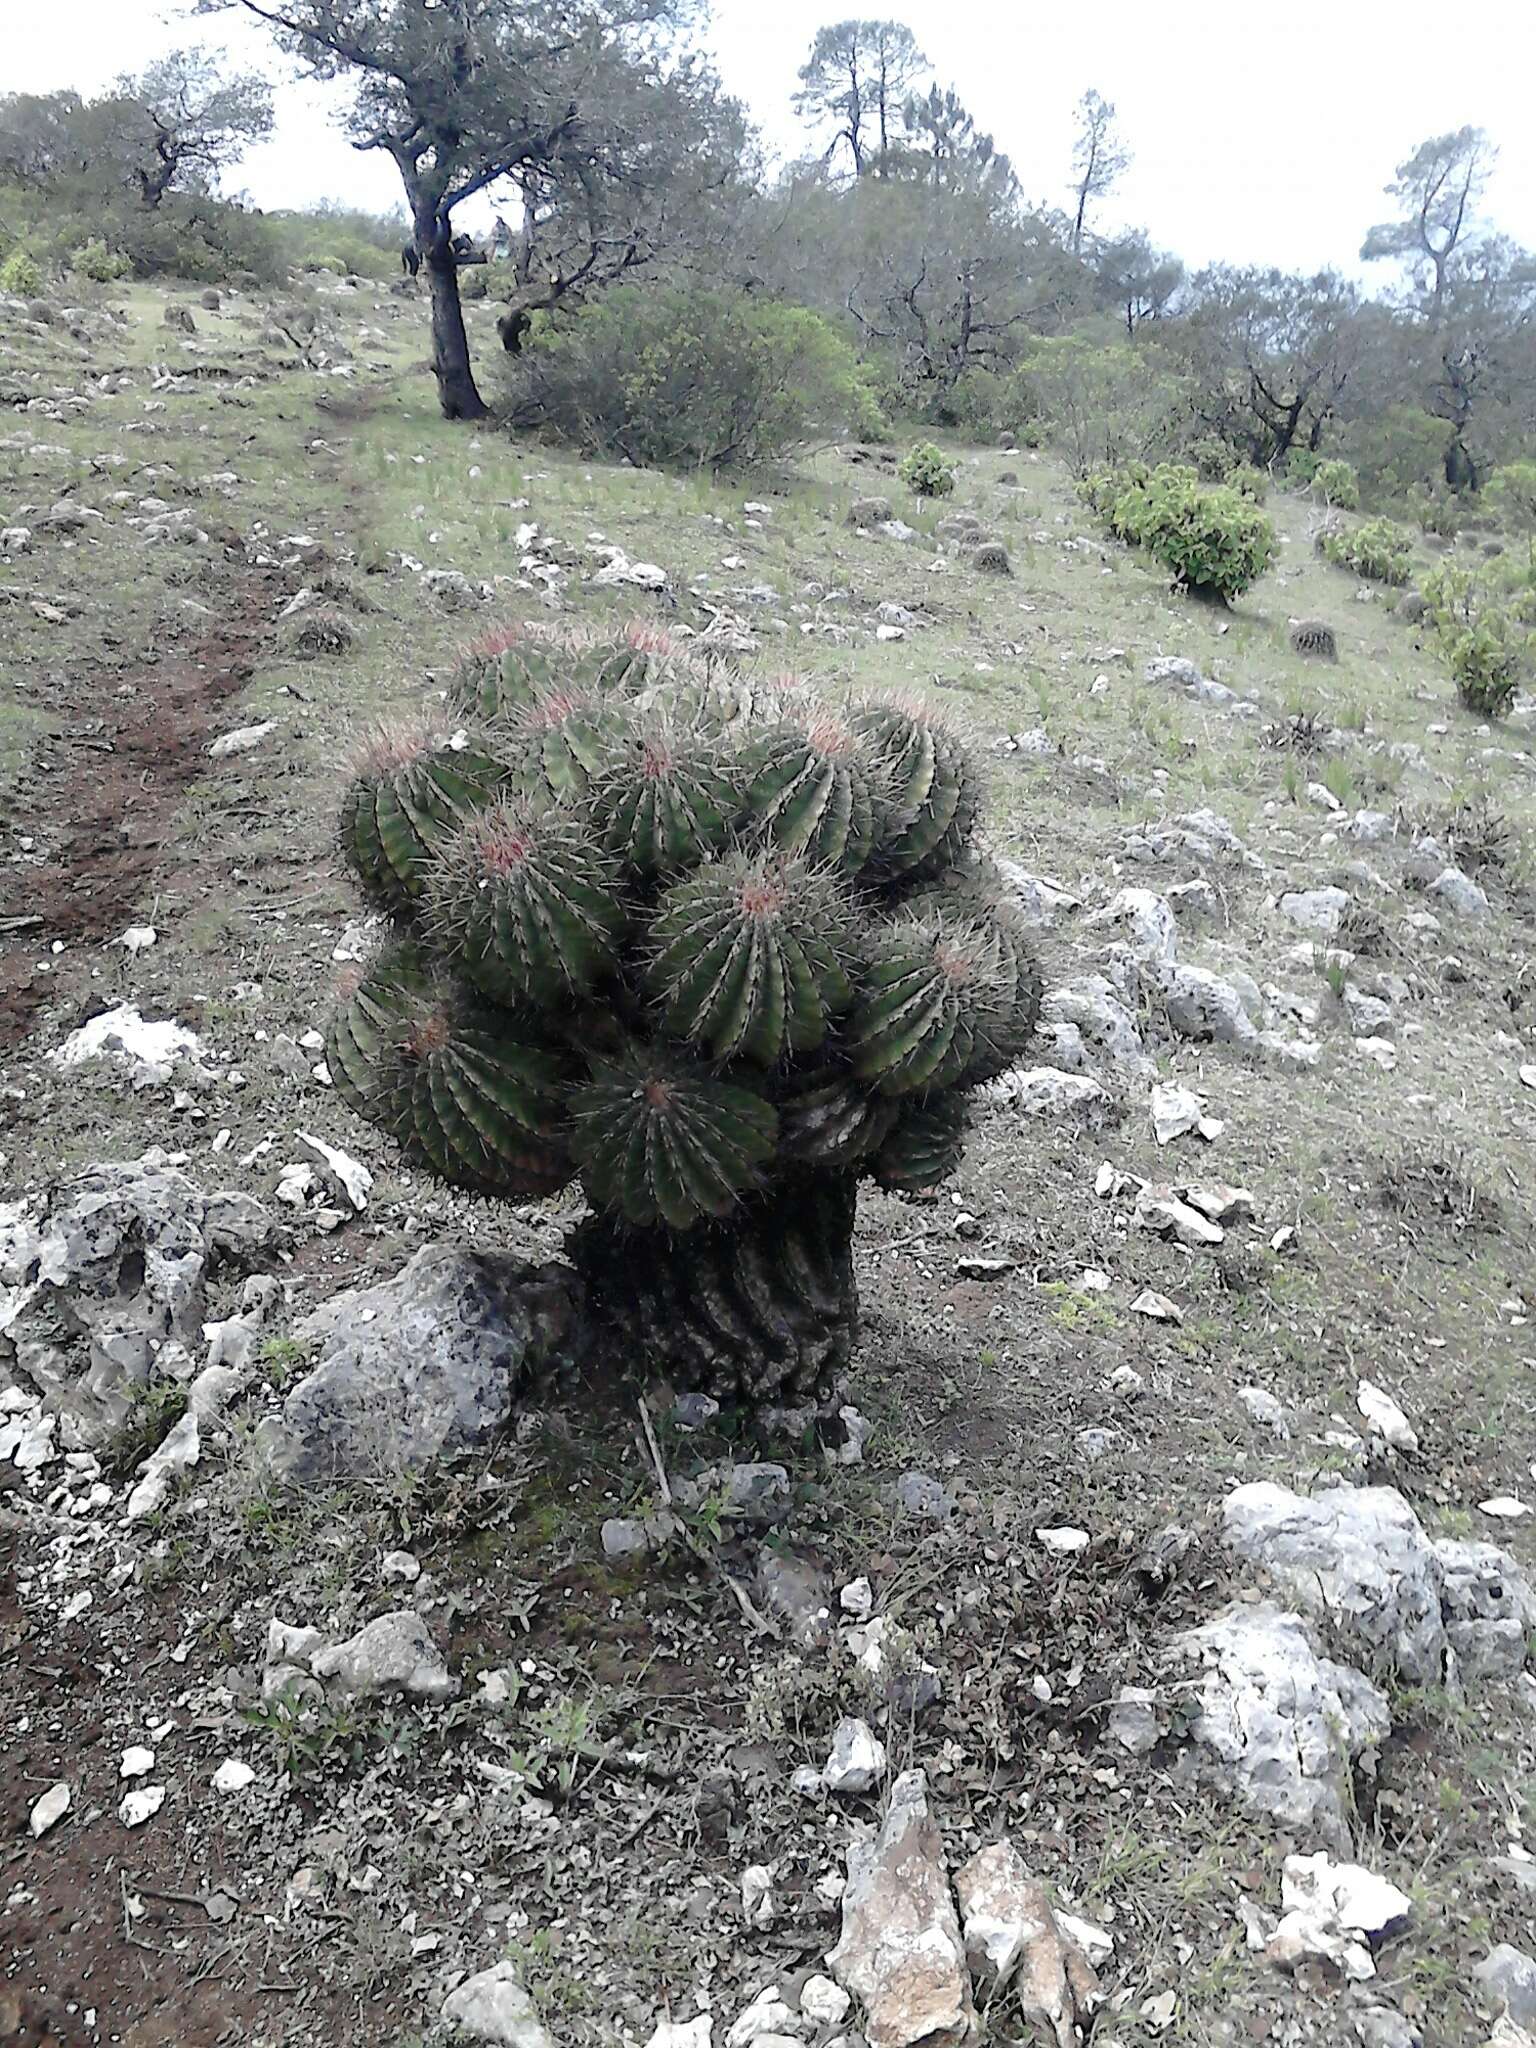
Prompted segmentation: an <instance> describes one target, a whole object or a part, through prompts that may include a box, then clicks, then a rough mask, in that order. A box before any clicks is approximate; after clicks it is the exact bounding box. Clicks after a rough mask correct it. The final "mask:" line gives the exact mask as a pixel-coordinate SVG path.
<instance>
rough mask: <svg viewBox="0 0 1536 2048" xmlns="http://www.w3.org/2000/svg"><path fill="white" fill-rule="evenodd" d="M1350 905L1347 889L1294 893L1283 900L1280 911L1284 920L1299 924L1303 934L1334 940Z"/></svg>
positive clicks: (1285, 896) (1307, 890)
mask: <svg viewBox="0 0 1536 2048" xmlns="http://www.w3.org/2000/svg"><path fill="white" fill-rule="evenodd" d="M1349 901H1350V899H1349V891H1348V890H1347V889H1334V888H1328V889H1290V890H1287V891H1286V893H1285V894H1284V895H1283V896H1282V897H1281V898H1280V901H1279V904H1278V906H1277V908H1278V909H1279V911H1280V914H1281V916H1282V917H1288V918H1289V919H1290V921H1291V923H1292V924H1299V925H1300V926H1301V928H1302V929H1303V931H1309V932H1316V933H1318V935H1319V936H1320V937H1322V938H1328V939H1331V938H1333V937H1334V935H1335V934H1336V933H1337V931H1338V929H1339V925H1340V924H1341V922H1342V921H1343V917H1344V913H1345V911H1346V910H1348V908H1349Z"/></svg>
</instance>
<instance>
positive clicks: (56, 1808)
mask: <svg viewBox="0 0 1536 2048" xmlns="http://www.w3.org/2000/svg"><path fill="white" fill-rule="evenodd" d="M70 1796H71V1795H70V1790H69V1787H68V1786H67V1785H66V1784H65V1783H64V1782H63V1780H62V1779H61V1780H60V1781H59V1783H58V1784H56V1785H50V1786H49V1787H48V1790H47V1791H46V1792H45V1793H44V1794H43V1795H42V1797H41V1798H40V1799H37V1800H34V1802H33V1805H32V1811H31V1813H30V1814H28V1816H27V1832H28V1833H29V1834H30V1835H31V1837H32V1839H33V1841H37V1840H38V1839H39V1838H40V1837H41V1836H43V1835H46V1834H47V1832H48V1830H49V1829H50V1828H52V1827H57V1826H58V1824H59V1822H60V1821H61V1820H62V1819H63V1818H64V1816H65V1814H66V1813H68V1811H69V1802H70Z"/></svg>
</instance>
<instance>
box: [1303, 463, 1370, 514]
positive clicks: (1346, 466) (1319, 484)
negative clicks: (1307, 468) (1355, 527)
mask: <svg viewBox="0 0 1536 2048" xmlns="http://www.w3.org/2000/svg"><path fill="white" fill-rule="evenodd" d="M1312 492H1313V495H1314V497H1318V498H1321V499H1322V501H1323V503H1324V504H1325V505H1328V506H1331V507H1334V508H1335V509H1337V510H1338V511H1341V512H1354V511H1357V510H1358V509H1359V505H1360V479H1359V477H1358V476H1357V475H1356V474H1355V471H1354V466H1353V465H1352V464H1351V463H1348V462H1341V461H1339V459H1338V458H1337V457H1336V456H1333V457H1330V458H1329V460H1328V461H1326V462H1320V463H1319V464H1318V465H1317V467H1316V469H1314V470H1313V472H1312Z"/></svg>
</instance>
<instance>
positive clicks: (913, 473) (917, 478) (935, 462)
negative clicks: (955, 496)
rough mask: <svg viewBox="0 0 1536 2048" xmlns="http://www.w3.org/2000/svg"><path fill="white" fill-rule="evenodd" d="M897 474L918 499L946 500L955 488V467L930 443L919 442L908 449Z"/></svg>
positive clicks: (941, 451)
mask: <svg viewBox="0 0 1536 2048" xmlns="http://www.w3.org/2000/svg"><path fill="white" fill-rule="evenodd" d="M897 474H898V475H899V476H900V478H901V480H902V482H903V483H904V484H905V485H906V487H907V489H908V490H909V491H913V492H915V493H916V494H917V496H918V497H919V498H947V497H948V496H949V494H950V492H951V491H952V490H953V489H954V488H955V465H954V464H953V463H952V462H950V461H949V460H948V458H947V457H946V456H945V454H944V452H943V450H942V449H940V448H935V446H934V445H933V443H932V442H931V441H919V442H918V444H917V446H916V447H915V448H912V449H910V450H909V451H908V452H907V454H906V455H904V456H903V457H902V462H901V468H900V469H899V470H898V472H897Z"/></svg>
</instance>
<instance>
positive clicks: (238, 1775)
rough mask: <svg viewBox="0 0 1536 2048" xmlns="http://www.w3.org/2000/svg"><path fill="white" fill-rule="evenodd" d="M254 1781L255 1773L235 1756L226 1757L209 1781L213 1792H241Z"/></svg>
mask: <svg viewBox="0 0 1536 2048" xmlns="http://www.w3.org/2000/svg"><path fill="white" fill-rule="evenodd" d="M255 1781H256V1773H255V1772H254V1771H253V1770H252V1769H251V1767H250V1765H249V1764H246V1763H242V1762H241V1761H240V1759H239V1757H237V1756H227V1757H226V1758H225V1759H224V1761H223V1763H221V1764H220V1765H219V1768H218V1769H217V1770H216V1771H215V1772H214V1774H213V1776H212V1778H211V1779H210V1780H209V1782H210V1784H211V1785H212V1786H213V1789H214V1791H215V1792H243V1791H244V1790H245V1788H246V1786H247V1785H251V1784H254V1783H255Z"/></svg>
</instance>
